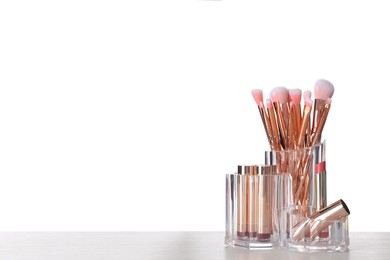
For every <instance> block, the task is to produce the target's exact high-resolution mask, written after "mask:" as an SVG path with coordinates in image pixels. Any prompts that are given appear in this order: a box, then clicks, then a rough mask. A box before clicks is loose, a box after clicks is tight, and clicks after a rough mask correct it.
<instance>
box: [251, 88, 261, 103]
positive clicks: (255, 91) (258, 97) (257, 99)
mask: <svg viewBox="0 0 390 260" xmlns="http://www.w3.org/2000/svg"><path fill="white" fill-rule="evenodd" d="M252 96H253V98H254V99H255V102H256V104H257V105H258V106H260V104H261V103H263V91H262V90H261V89H253V90H252Z"/></svg>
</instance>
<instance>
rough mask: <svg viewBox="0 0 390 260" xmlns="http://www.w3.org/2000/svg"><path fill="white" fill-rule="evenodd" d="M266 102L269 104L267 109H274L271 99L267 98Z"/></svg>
mask: <svg viewBox="0 0 390 260" xmlns="http://www.w3.org/2000/svg"><path fill="white" fill-rule="evenodd" d="M266 102H267V108H269V109H272V101H271V99H269V98H267V100H266Z"/></svg>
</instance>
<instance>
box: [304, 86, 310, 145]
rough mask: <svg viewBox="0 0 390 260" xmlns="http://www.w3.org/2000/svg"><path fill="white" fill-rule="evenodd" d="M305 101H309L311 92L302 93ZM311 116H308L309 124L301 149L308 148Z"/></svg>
mask: <svg viewBox="0 0 390 260" xmlns="http://www.w3.org/2000/svg"><path fill="white" fill-rule="evenodd" d="M306 99H311V91H309V90H306V91H305V92H303V100H306ZM310 118H311V116H310V114H309V122H308V123H307V127H306V132H305V139H304V144H303V147H307V146H309V145H308V144H309V141H310V135H311V125H310V123H311V120H310Z"/></svg>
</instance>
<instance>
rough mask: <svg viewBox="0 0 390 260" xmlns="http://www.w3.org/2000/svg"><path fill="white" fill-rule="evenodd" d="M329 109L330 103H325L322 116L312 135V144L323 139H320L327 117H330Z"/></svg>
mask: <svg viewBox="0 0 390 260" xmlns="http://www.w3.org/2000/svg"><path fill="white" fill-rule="evenodd" d="M329 110H330V103H327V104H325V106H324V110H323V112H322V113H321V118H319V121H318V125H317V127H316V129H313V131H312V134H311V135H310V145H314V144H316V143H318V142H320V141H321V140H319V139H320V138H321V134H322V130H323V129H324V126H325V123H326V119H327V118H328V114H329Z"/></svg>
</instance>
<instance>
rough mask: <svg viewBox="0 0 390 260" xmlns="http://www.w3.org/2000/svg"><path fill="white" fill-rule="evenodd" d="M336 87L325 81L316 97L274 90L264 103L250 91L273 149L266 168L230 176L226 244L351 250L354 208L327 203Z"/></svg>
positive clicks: (256, 167)
mask: <svg viewBox="0 0 390 260" xmlns="http://www.w3.org/2000/svg"><path fill="white" fill-rule="evenodd" d="M333 93H334V87H333V85H332V83H330V82H329V81H327V80H324V79H320V80H317V81H316V82H315V84H314V101H313V100H312V99H311V92H310V91H305V92H303V106H301V99H302V91H301V90H300V89H287V88H285V87H277V88H274V89H273V90H272V91H271V94H270V98H269V99H266V105H264V102H263V91H262V90H260V89H255V90H252V96H253V98H254V100H255V102H256V104H257V107H258V110H259V112H260V116H261V120H262V122H263V125H264V129H265V133H266V136H267V139H268V143H269V145H270V150H268V151H266V152H265V158H264V163H263V164H259V165H258V164H256V165H239V166H238V168H237V171H236V172H235V173H234V174H227V175H226V234H225V244H226V245H227V246H233V247H236V246H237V247H238V246H239V247H245V248H249V249H266V248H280V247H282V248H289V249H294V250H298V251H304V252H336V251H341V252H342V251H346V250H347V248H348V245H349V231H348V215H349V214H350V212H349V209H348V207H347V205H346V204H345V202H344V201H343V200H338V201H336V202H334V203H331V204H329V205H328V203H327V183H326V160H325V150H326V149H325V148H326V142H325V141H322V140H321V135H322V131H323V129H324V126H325V122H326V119H327V117H328V113H329V110H330V107H331V102H332V99H331V98H332V96H333Z"/></svg>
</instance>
